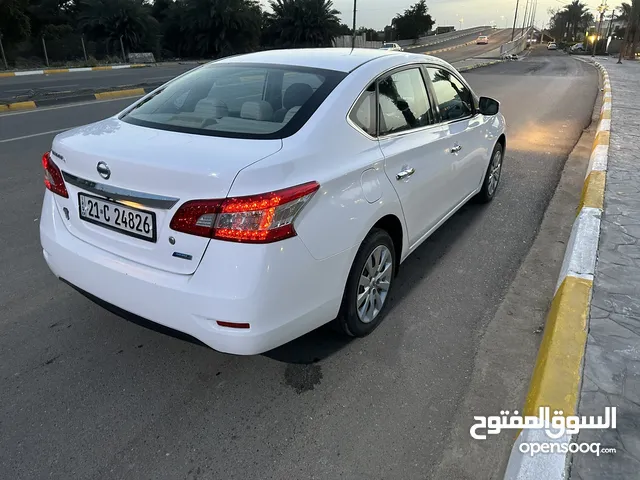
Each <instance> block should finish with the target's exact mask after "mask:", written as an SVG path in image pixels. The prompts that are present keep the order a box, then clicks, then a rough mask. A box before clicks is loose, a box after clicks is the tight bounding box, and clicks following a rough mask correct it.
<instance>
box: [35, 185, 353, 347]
mask: <svg viewBox="0 0 640 480" xmlns="http://www.w3.org/2000/svg"><path fill="white" fill-rule="evenodd" d="M40 241H41V244H42V248H43V254H44V258H45V260H46V261H47V264H48V265H49V268H50V269H51V271H52V272H53V273H54V274H55V275H56V276H57V277H59V278H61V279H64V280H65V281H66V282H67V283H70V284H71V285H73V286H74V287H76V288H77V289H79V290H80V291H82V293H84V294H86V295H87V296H89V298H92V297H94V298H92V300H94V301H97V303H99V304H103V306H105V307H106V308H108V309H110V310H112V311H114V310H117V311H115V313H118V314H120V315H121V316H124V317H127V316H128V315H129V314H130V315H133V316H135V317H136V318H138V317H140V318H141V319H146V320H149V321H151V322H154V323H157V324H159V325H163V326H165V327H169V328H170V329H173V330H177V331H178V332H182V333H185V334H187V335H189V336H191V337H194V338H195V339H197V340H199V341H201V342H202V343H204V344H206V345H208V346H210V347H211V348H213V349H215V350H218V351H221V352H225V353H232V354H239V355H252V354H258V353H262V352H265V351H267V350H270V349H272V348H275V347H277V346H279V345H282V344H284V343H286V342H288V341H290V340H293V339H294V338H297V337H299V336H301V335H303V334H305V333H307V332H309V331H311V330H313V329H315V328H317V327H319V326H320V325H322V324H324V323H326V322H328V321H330V320H331V319H333V318H335V316H336V315H337V313H338V309H339V307H340V302H341V300H342V293H343V289H344V284H345V281H346V278H347V275H348V271H349V268H350V266H351V262H352V259H353V255H355V252H354V251H352V250H348V251H345V252H342V253H340V254H338V255H334V256H333V257H330V258H328V259H325V260H322V261H318V260H315V259H314V258H313V257H312V256H311V255H310V254H309V252H308V250H307V249H306V247H305V246H304V244H303V243H302V241H301V240H300V239H299V238H298V237H293V238H290V239H287V240H284V241H282V242H276V243H272V244H267V245H246V244H239V243H232V242H220V241H212V242H211V244H210V245H209V247H208V249H207V252H206V253H205V255H204V257H203V259H202V261H201V263H200V265H199V266H198V269H197V270H196V272H195V273H194V274H193V275H181V274H174V273H169V272H164V271H161V270H157V269H154V268H150V267H147V266H145V265H141V264H138V263H135V262H133V261H130V260H127V259H125V258H122V257H119V256H116V255H114V254H112V253H110V252H107V251H105V250H102V249H100V248H97V247H95V246H93V245H91V244H89V243H86V242H84V241H82V240H80V239H78V238H77V237H75V236H73V235H71V234H70V233H69V232H68V231H67V229H66V227H65V225H64V223H63V221H62V218H61V217H60V213H59V211H58V208H57V206H56V204H55V200H54V198H53V194H52V193H51V192H49V191H47V192H46V194H45V198H44V203H43V208H42V216H41V220H40ZM110 307H115V309H114V308H110ZM216 321H226V322H234V323H249V325H250V328H248V329H236V328H228V327H221V326H219V325H218V324H217V323H216Z"/></svg>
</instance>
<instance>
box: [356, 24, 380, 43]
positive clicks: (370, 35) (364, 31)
mask: <svg viewBox="0 0 640 480" xmlns="http://www.w3.org/2000/svg"><path fill="white" fill-rule="evenodd" d="M356 35H364V36H365V40H367V41H369V42H377V41H378V32H377V31H375V30H374V29H373V28H365V27H360V28H359V29H358V30H356Z"/></svg>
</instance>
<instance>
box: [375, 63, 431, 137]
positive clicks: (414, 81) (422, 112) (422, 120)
mask: <svg viewBox="0 0 640 480" xmlns="http://www.w3.org/2000/svg"><path fill="white" fill-rule="evenodd" d="M378 94H379V95H378V98H379V108H380V134H381V135H384V134H389V133H396V132H402V131H405V130H410V129H412V128H418V127H424V126H425V125H430V124H432V123H433V114H432V111H431V105H430V104H429V98H428V96H427V89H426V87H425V84H424V80H423V78H422V74H421V73H420V70H419V69H418V68H411V69H408V70H402V71H400V72H396V73H393V74H391V75H389V76H388V77H385V78H383V79H382V80H380V82H379V83H378Z"/></svg>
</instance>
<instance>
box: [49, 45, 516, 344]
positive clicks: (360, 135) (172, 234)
mask: <svg viewBox="0 0 640 480" xmlns="http://www.w3.org/2000/svg"><path fill="white" fill-rule="evenodd" d="M505 146H506V137H505V121H504V118H503V117H502V115H501V114H500V113H499V104H498V102H497V101H495V100H492V99H490V98H485V97H482V98H478V97H477V96H476V95H475V94H474V93H473V91H472V90H471V88H470V87H469V85H468V84H467V83H466V82H465V80H464V79H463V77H462V76H461V75H460V74H459V73H458V72H457V71H456V70H455V69H454V68H453V67H452V66H451V65H449V64H448V63H446V62H444V61H442V60H440V59H437V58H434V57H429V56H425V55H418V54H407V53H404V54H400V55H398V54H389V53H387V52H382V51H379V50H372V49H358V50H354V51H352V50H351V49H339V48H331V49H313V50H303V49H301V50H290V51H284V50H282V51H268V52H260V53H252V54H248V55H242V56H234V57H229V58H225V59H221V60H218V61H215V62H212V63H209V64H207V65H204V66H202V67H200V68H197V69H195V70H192V71H190V72H188V73H186V74H184V75H182V76H180V77H178V78H176V79H174V80H172V81H171V82H169V83H167V84H165V85H164V86H162V87H160V88H158V89H157V90H155V91H154V92H152V93H151V94H148V95H146V96H144V97H143V98H142V99H140V100H138V101H136V102H135V103H133V104H132V105H131V106H130V107H128V108H126V109H125V110H124V111H122V112H120V113H118V114H117V115H114V116H113V117H111V118H107V119H105V120H102V121H100V122H97V123H94V124H90V125H87V126H83V127H79V128H75V129H73V130H70V131H67V132H64V133H61V134H59V135H57V136H56V137H55V139H54V140H53V145H52V148H51V150H50V151H49V152H47V153H45V154H44V156H43V158H42V163H43V167H44V182H45V185H46V190H45V195H44V204H43V207H42V216H41V220H40V239H41V243H42V248H43V253H44V258H45V259H46V261H47V263H48V265H49V267H50V269H51V270H52V271H53V273H54V274H55V275H56V276H57V277H59V278H60V279H61V280H64V281H65V282H67V283H69V284H70V285H72V286H73V287H75V288H76V289H77V290H78V291H80V292H81V293H83V294H85V295H86V296H87V297H89V298H90V299H92V300H94V301H95V302H97V303H98V304H100V305H102V306H104V307H106V308H108V309H110V310H112V311H114V312H117V313H119V314H120V315H122V316H124V317H128V316H130V317H131V318H133V319H138V320H139V319H145V320H146V321H147V322H149V323H150V324H156V325H157V324H159V325H162V326H164V327H169V329H171V331H176V330H177V331H179V332H182V333H184V334H187V335H189V336H191V337H195V338H196V339H198V340H200V341H202V342H203V343H205V344H207V345H209V346H210V347H212V348H214V349H216V350H219V351H222V352H228V353H234V354H257V353H261V352H264V351H267V350H269V349H272V348H274V347H277V346H279V345H282V344H284V343H286V342H288V341H290V340H292V339H294V338H296V337H299V336H301V335H303V334H305V333H307V332H309V331H311V330H313V329H315V328H317V327H319V326H320V325H323V324H325V323H327V322H330V321H333V322H334V323H335V325H336V326H337V327H338V328H339V329H340V330H342V331H343V332H344V333H345V334H346V335H350V336H357V337H360V336H364V335H367V334H369V333H370V332H372V331H373V330H374V329H375V328H376V327H377V326H378V325H379V324H380V322H381V321H382V319H383V318H384V316H385V314H386V312H387V310H388V308H389V295H390V292H391V291H392V290H393V286H394V283H395V279H396V274H397V273H398V269H399V267H400V265H401V264H402V262H404V261H405V260H406V259H407V258H408V257H409V256H410V254H411V253H412V252H414V251H415V250H416V248H417V247H418V246H419V245H420V244H421V243H422V242H424V241H425V240H426V239H427V238H428V237H429V236H430V235H431V234H432V233H433V232H434V231H435V230H436V229H437V228H438V227H439V226H440V225H442V224H443V223H444V222H445V221H446V220H447V219H448V218H449V217H450V216H451V215H453V214H454V213H455V212H456V210H458V209H459V208H460V207H462V206H463V205H464V204H465V203H466V202H468V201H469V200H471V199H476V200H479V201H480V202H488V201H490V200H492V199H493V198H494V196H495V194H496V189H497V187H498V182H499V180H500V174H501V168H502V160H503V156H504V152H505ZM167 330H168V329H167ZM168 331H169V330H168Z"/></svg>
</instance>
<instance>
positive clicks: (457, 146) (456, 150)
mask: <svg viewBox="0 0 640 480" xmlns="http://www.w3.org/2000/svg"><path fill="white" fill-rule="evenodd" d="M460 150H462V147H461V146H460V145H457V144H456V145H455V146H454V147H451V153H458V152H459V151H460Z"/></svg>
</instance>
